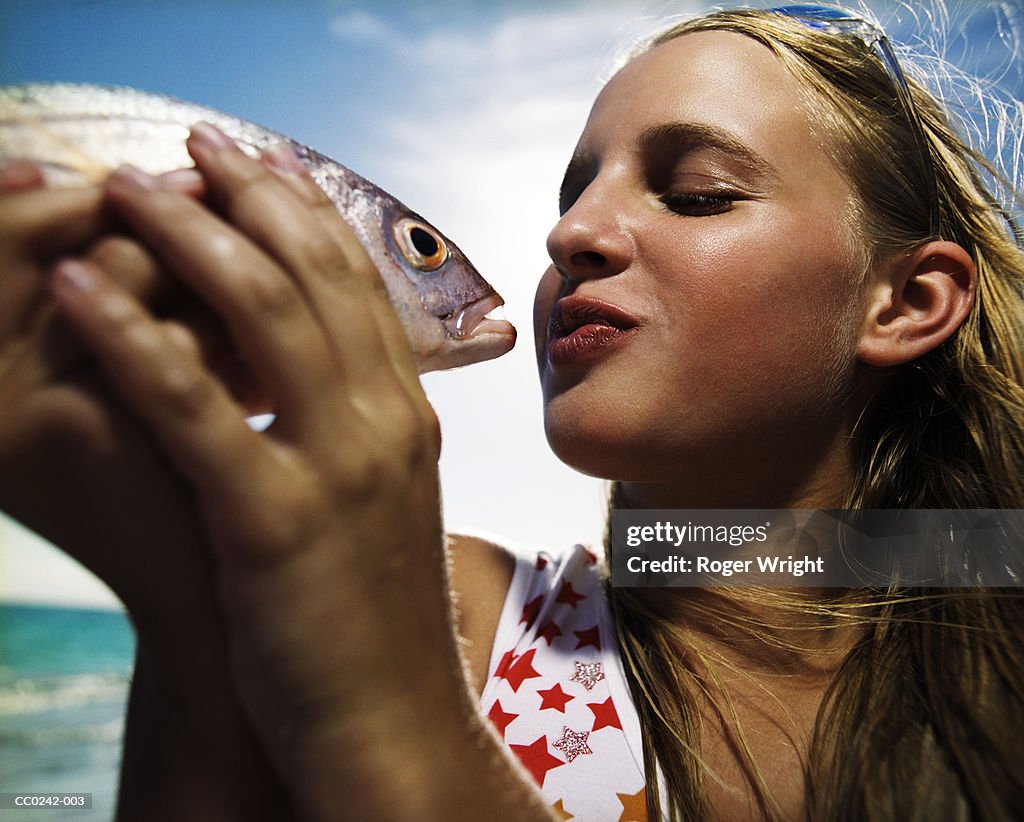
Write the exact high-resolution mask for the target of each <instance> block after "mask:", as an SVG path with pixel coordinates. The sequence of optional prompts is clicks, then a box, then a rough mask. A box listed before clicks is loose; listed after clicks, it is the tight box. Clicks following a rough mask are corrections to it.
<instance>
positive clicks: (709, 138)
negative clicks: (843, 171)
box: [558, 122, 779, 204]
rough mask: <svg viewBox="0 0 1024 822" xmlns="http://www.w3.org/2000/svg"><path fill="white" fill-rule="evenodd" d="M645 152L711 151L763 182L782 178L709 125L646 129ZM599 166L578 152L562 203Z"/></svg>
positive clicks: (643, 137) (750, 151)
mask: <svg viewBox="0 0 1024 822" xmlns="http://www.w3.org/2000/svg"><path fill="white" fill-rule="evenodd" d="M636 145H637V148H638V149H639V151H640V152H641V153H645V154H649V153H651V152H654V151H663V150H665V149H666V148H669V149H670V150H675V151H677V152H680V153H682V152H685V151H690V150H693V149H696V148H711V149H714V150H717V151H720V152H722V153H723V154H727V155H729V156H730V157H732V158H734V159H735V160H736V161H737V162H739V163H740V165H742V166H743V167H745V168H746V169H747V170H748V171H749V172H750V173H751V174H753V175H754V176H756V177H759V178H762V179H769V180H770V179H778V176H779V172H778V170H777V169H776V168H775V166H773V165H772V164H771V163H770V162H768V160H766V159H765V158H764V157H762V156H761V155H760V154H758V153H757V152H756V151H754V150H753V149H752V148H750V147H749V146H747V145H746V144H745V143H744V142H743V141H742V140H740V139H739V138H738V137H736V136H735V135H734V134H732V133H730V132H729V131H727V130H725V129H721V128H717V127H715V126H709V125H707V124H705V123H685V122H673V123H660V124H658V125H656V126H650V127H649V128H646V129H644V130H643V131H642V132H641V133H640V136H639V137H637V141H636ZM595 165H596V160H595V159H594V157H593V155H591V154H590V153H589V152H586V151H577V152H576V153H575V154H574V155H573V156H572V159H570V160H569V164H568V165H567V166H566V169H565V174H564V175H563V177H562V184H561V186H560V187H559V189H558V202H559V203H560V204H561V203H564V200H565V195H566V193H567V191H568V190H569V188H570V187H571V186H572V185H575V184H576V181H577V180H579V179H585V178H587V177H588V176H590V174H591V172H592V171H593V169H594V166H595Z"/></svg>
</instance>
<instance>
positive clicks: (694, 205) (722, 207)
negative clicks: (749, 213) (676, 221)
mask: <svg viewBox="0 0 1024 822" xmlns="http://www.w3.org/2000/svg"><path fill="white" fill-rule="evenodd" d="M660 199H661V202H662V204H663V205H664V206H665V207H666V208H667V209H669V210H670V211H674V212H675V213H676V214H684V215H686V216H688V217H709V216H711V215H713V214H722V213H723V212H725V211H728V210H729V209H730V208H732V204H733V201H734V198H732V197H723V196H716V195H713V194H696V193H692V194H665V195H662V197H661V198H660Z"/></svg>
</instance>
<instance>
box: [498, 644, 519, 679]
mask: <svg viewBox="0 0 1024 822" xmlns="http://www.w3.org/2000/svg"><path fill="white" fill-rule="evenodd" d="M515 658H516V654H515V651H505V655H504V656H503V657H502V658H501V661H499V662H498V666H497V667H496V668H495V669H494V675H495V676H496V677H498V678H499V679H500V678H502V677H504V676H505V673H506V672H507V671H508V669H509V666H510V665H511V664H512V660H513V659H515Z"/></svg>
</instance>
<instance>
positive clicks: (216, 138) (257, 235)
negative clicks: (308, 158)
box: [188, 127, 394, 384]
mask: <svg viewBox="0 0 1024 822" xmlns="http://www.w3.org/2000/svg"><path fill="white" fill-rule="evenodd" d="M188 147H189V151H190V152H191V153H192V156H193V158H194V159H195V161H196V165H197V166H198V167H199V169H200V170H201V171H202V172H203V174H204V175H205V176H206V178H207V184H208V186H209V188H210V191H211V194H212V196H213V197H214V198H215V199H216V200H217V201H218V202H219V203H220V204H221V207H222V208H223V209H224V211H225V212H226V214H227V215H228V217H229V218H230V220H231V222H232V223H233V224H235V225H237V226H238V227H239V228H240V229H241V230H242V231H243V232H244V233H245V234H246V235H248V236H249V237H251V238H252V239H253V241H254V242H256V243H257V244H258V245H259V246H260V247H261V248H263V249H264V250H266V251H267V253H268V254H269V255H270V256H272V257H273V258H274V259H276V260H277V261H279V262H280V264H281V266H282V268H283V269H284V270H286V271H287V272H289V274H290V275H291V276H292V277H293V278H294V282H295V283H296V286H297V287H298V288H299V289H300V291H301V292H302V293H303V294H304V295H306V298H307V300H308V302H309V305H310V307H311V310H312V311H313V312H314V315H315V316H317V318H318V320H319V321H320V323H321V326H322V327H323V329H324V332H325V334H326V337H327V339H328V340H329V342H330V344H331V346H332V350H333V353H334V354H335V356H336V357H337V359H338V362H339V363H340V364H341V365H342V366H343V374H345V375H347V376H349V377H350V378H351V379H352V380H353V381H354V382H358V383H362V384H372V383H374V382H375V381H377V380H380V379H387V378H393V374H394V372H393V370H392V369H391V368H388V367H386V366H388V365H389V361H388V356H387V351H386V349H385V347H384V344H383V339H382V337H381V334H380V329H379V326H378V322H377V317H376V315H375V314H374V312H373V311H372V310H371V309H370V304H371V302H370V301H371V299H372V286H371V284H372V283H373V282H374V280H375V279H379V277H378V275H377V273H376V270H375V268H374V266H373V263H372V261H370V259H369V258H368V257H367V255H366V252H365V251H364V250H363V248H362V246H361V245H360V244H359V242H358V240H356V238H355V236H354V234H353V233H352V230H351V228H350V227H349V226H348V225H347V224H346V223H344V221H340V224H339V225H338V226H337V227H336V228H337V230H336V231H332V232H328V231H325V229H324V224H323V222H322V221H321V219H320V218H319V217H318V216H317V215H316V214H314V213H312V212H311V210H310V207H309V204H308V202H303V201H302V200H301V199H300V198H299V197H297V196H296V194H295V193H294V189H293V188H292V187H291V186H285V185H284V184H282V182H281V181H280V179H278V177H277V176H275V175H274V174H272V173H270V171H269V170H268V169H267V168H266V166H264V165H263V164H261V163H259V162H257V161H255V160H252V159H251V158H249V157H247V156H246V155H245V154H244V153H242V151H241V150H240V149H238V148H237V146H235V144H234V143H233V142H232V141H231V140H230V139H229V138H227V137H226V136H224V135H223V134H221V133H220V132H218V131H216V130H215V129H212V128H210V127H196V128H195V129H194V130H193V133H192V136H191V137H190V139H189V143H188ZM353 342H355V343H356V346H355V347H354V346H353Z"/></svg>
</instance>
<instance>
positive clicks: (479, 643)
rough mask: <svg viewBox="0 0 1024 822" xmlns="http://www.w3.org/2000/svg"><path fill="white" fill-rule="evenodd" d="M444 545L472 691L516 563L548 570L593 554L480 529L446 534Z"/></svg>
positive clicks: (483, 669) (481, 675) (481, 676)
mask: <svg viewBox="0 0 1024 822" xmlns="http://www.w3.org/2000/svg"><path fill="white" fill-rule="evenodd" d="M448 550H449V586H450V588H451V592H452V603H453V607H454V613H455V621H456V625H457V627H458V631H459V636H460V637H461V639H462V651H463V656H464V658H465V661H466V664H467V666H468V669H469V672H470V674H471V676H472V680H473V681H472V685H473V687H474V690H475V692H477V693H479V692H480V690H481V688H482V685H483V683H484V681H485V680H486V678H487V669H488V663H489V661H490V654H491V648H492V646H493V644H494V637H495V633H496V631H497V628H498V623H499V621H500V620H501V614H502V610H503V609H504V607H505V600H506V597H507V595H508V593H509V588H510V587H511V585H512V582H513V578H514V577H515V576H516V568H517V566H519V567H520V568H521V569H522V570H523V571H525V570H526V569H529V568H532V569H534V570H537V571H540V570H542V569H546V570H548V571H549V572H550V571H551V570H554V569H555V568H557V567H558V566H560V565H562V564H563V563H569V564H575V563H576V562H581V563H583V564H586V565H593V564H594V558H593V554H592V553H589V552H587V551H585V549H583V548H581V547H580V546H576V548H575V549H573V550H572V551H566V552H561V553H557V552H550V551H547V550H541V549H538V548H536V547H532V546H523V545H517V544H515V543H514V542H512V541H511V540H505V539H502V538H499V537H494V536H491V535H483V534H468V533H459V534H449V535H448ZM520 576H522V571H521V572H520ZM549 578H552V577H551V576H549Z"/></svg>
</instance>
